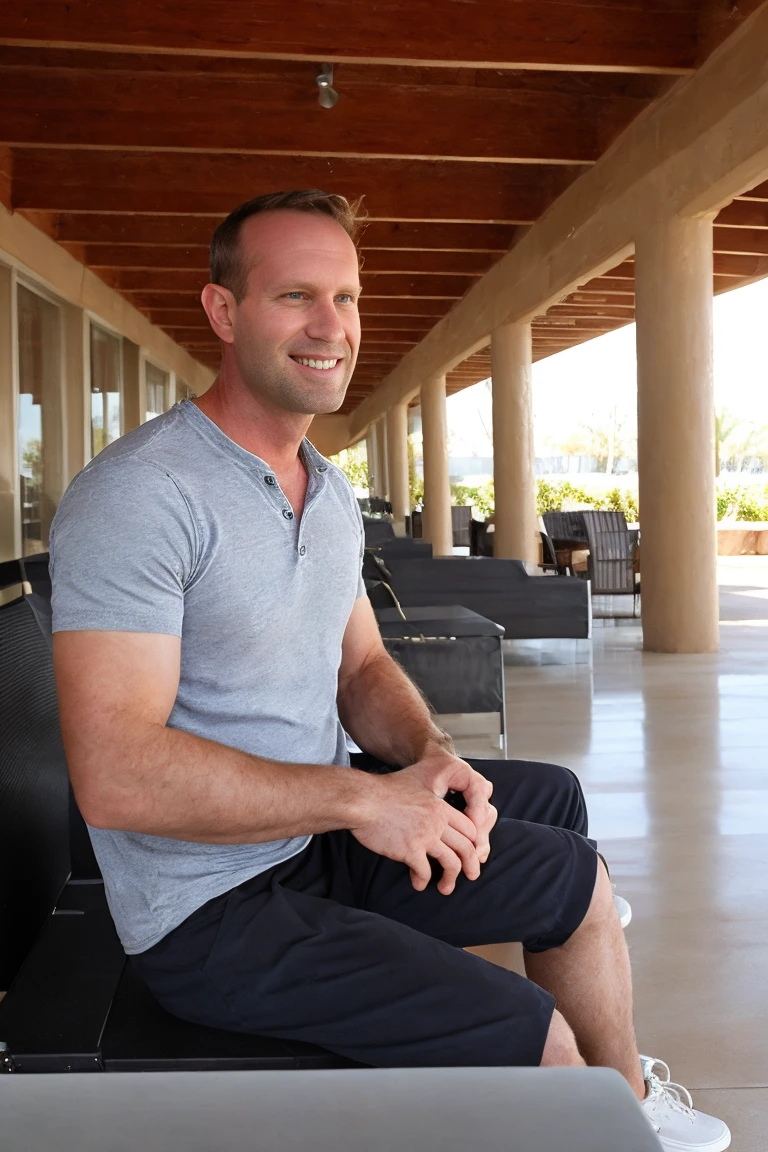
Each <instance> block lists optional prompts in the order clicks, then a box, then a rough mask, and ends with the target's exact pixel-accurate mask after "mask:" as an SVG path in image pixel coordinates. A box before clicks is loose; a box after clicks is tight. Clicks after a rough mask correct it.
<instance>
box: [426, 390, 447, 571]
mask: <svg viewBox="0 0 768 1152" xmlns="http://www.w3.org/2000/svg"><path fill="white" fill-rule="evenodd" d="M421 432H422V438H423V452H424V523H423V529H422V531H423V535H424V539H425V540H429V541H431V543H432V552H433V554H434V555H435V556H450V555H452V552H453V528H452V525H451V485H450V480H449V477H448V420H447V417H446V411H445V376H432V377H430V379H428V380H425V381H424V383H423V384H422V386H421Z"/></svg>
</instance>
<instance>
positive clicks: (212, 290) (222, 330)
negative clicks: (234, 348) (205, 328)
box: [200, 284, 237, 344]
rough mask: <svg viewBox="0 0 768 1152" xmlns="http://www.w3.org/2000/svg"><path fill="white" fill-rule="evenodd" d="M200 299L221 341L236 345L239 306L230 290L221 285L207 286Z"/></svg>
mask: <svg viewBox="0 0 768 1152" xmlns="http://www.w3.org/2000/svg"><path fill="white" fill-rule="evenodd" d="M200 299H201V301H202V303H203V308H205V314H206V316H207V317H208V321H209V323H210V325H211V328H213V330H214V332H215V333H216V335H217V336H218V338H219V340H223V341H224V343H225V344H234V342H235V333H234V327H233V324H234V319H235V313H236V311H237V304H236V303H235V298H234V296H233V295H232V293H231V292H230V290H229V288H222V286H221V285H220V284H206V286H205V288H203V291H202V294H201V296H200Z"/></svg>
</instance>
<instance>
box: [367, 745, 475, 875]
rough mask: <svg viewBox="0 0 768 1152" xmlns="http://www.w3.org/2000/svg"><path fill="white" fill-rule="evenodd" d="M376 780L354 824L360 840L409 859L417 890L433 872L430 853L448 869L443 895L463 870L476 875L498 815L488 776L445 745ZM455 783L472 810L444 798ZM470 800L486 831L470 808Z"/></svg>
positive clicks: (383, 853)
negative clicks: (360, 818) (365, 809)
mask: <svg viewBox="0 0 768 1152" xmlns="http://www.w3.org/2000/svg"><path fill="white" fill-rule="evenodd" d="M374 781H375V783H374ZM371 783H372V785H373V787H372V792H373V795H372V796H371V798H370V800H371V802H370V803H369V805H368V812H367V814H366V816H365V817H364V819H363V821H362V822H360V823H358V824H357V826H356V827H353V828H350V831H351V832H352V835H353V836H355V837H356V839H358V840H359V841H360V843H361V844H363V845H365V847H366V848H370V849H371V851H372V852H377V853H378V854H379V855H380V856H387V857H388V858H389V859H390V860H399V861H401V862H402V863H403V864H407V865H408V868H409V869H410V873H411V883H412V884H413V886H414V888H415V889H416V890H417V892H423V890H424V889H425V888H426V887H427V885H428V884H429V881H430V880H431V878H432V869H431V867H430V863H429V857H431V858H432V859H434V860H436V861H437V862H438V863H439V864H440V865H441V867H442V869H443V875H442V877H441V878H440V880H439V882H438V885H437V887H438V890H439V891H440V892H441V893H442V894H443V895H444V896H448V895H450V893H451V892H453V890H454V888H455V886H456V879H457V877H458V875H459V873H460V872H464V875H465V876H467V878H468V879H470V880H476V879H477V877H478V876H479V875H480V865H481V863H482V862H483V861H484V860H485V859H487V856H488V850H489V848H488V833H489V832H490V830H491V828H492V827H493V824H494V822H495V820H496V810H495V809H494V808H492V806H491V805H490V804H489V803H488V800H489V796H490V791H491V785H490V783H489V782H488V781H487V780H485V779H484V778H483V777H482V776H480V775H479V773H477V772H475V771H473V769H472V768H470V766H469V765H468V764H466V763H465V762H464V761H463V760H459V759H458V758H457V757H456V756H451V755H449V754H447V753H446V752H444V751H442V750H441V751H440V752H439V753H436V754H435V755H430V756H429V757H427V758H426V759H422V760H421V761H419V763H418V764H414V765H412V766H411V767H409V768H403V769H402V771H400V772H393V773H391V774H390V775H388V776H378V777H374V778H373V780H372V782H371ZM451 789H453V790H455V791H461V792H464V794H465V796H466V798H467V805H468V810H467V813H464V812H459V811H458V810H457V809H456V808H453V807H451V805H450V804H448V803H446V801H445V800H444V799H443V797H444V796H445V794H446V793H447V792H448V791H450V790H451ZM470 805H471V807H472V811H473V812H475V814H476V816H477V819H478V821H479V824H480V829H481V831H478V825H477V824H476V823H475V821H474V820H473V819H472V818H471V816H470V815H469V814H468V812H469V807H470ZM478 840H479V843H480V850H479V851H478Z"/></svg>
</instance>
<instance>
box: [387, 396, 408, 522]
mask: <svg viewBox="0 0 768 1152" xmlns="http://www.w3.org/2000/svg"><path fill="white" fill-rule="evenodd" d="M387 465H388V467H387V473H388V476H387V478H388V480H389V499H390V502H391V504H392V517H393V519H394V521H395V524H398V525H399V524H403V525H404V524H405V518H406V516H408V515H410V511H411V502H410V497H409V492H408V403H407V401H403V403H402V404H395V406H394V408H390V410H389V412H387Z"/></svg>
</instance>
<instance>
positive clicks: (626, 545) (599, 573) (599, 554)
mask: <svg viewBox="0 0 768 1152" xmlns="http://www.w3.org/2000/svg"><path fill="white" fill-rule="evenodd" d="M579 515H580V516H581V517H582V520H583V522H584V527H585V530H586V533H587V542H588V545H589V560H588V565H589V566H588V575H589V579H590V581H591V584H592V594H593V596H632V597H633V608H634V613H635V614H636V612H637V602H638V596H639V595H640V585H639V584H638V583H637V582H636V580H635V559H634V544H633V541H632V537H631V535H630V532H629V529H628V528H627V521H626V518H625V516H624V513H623V512H581V513H579Z"/></svg>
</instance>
